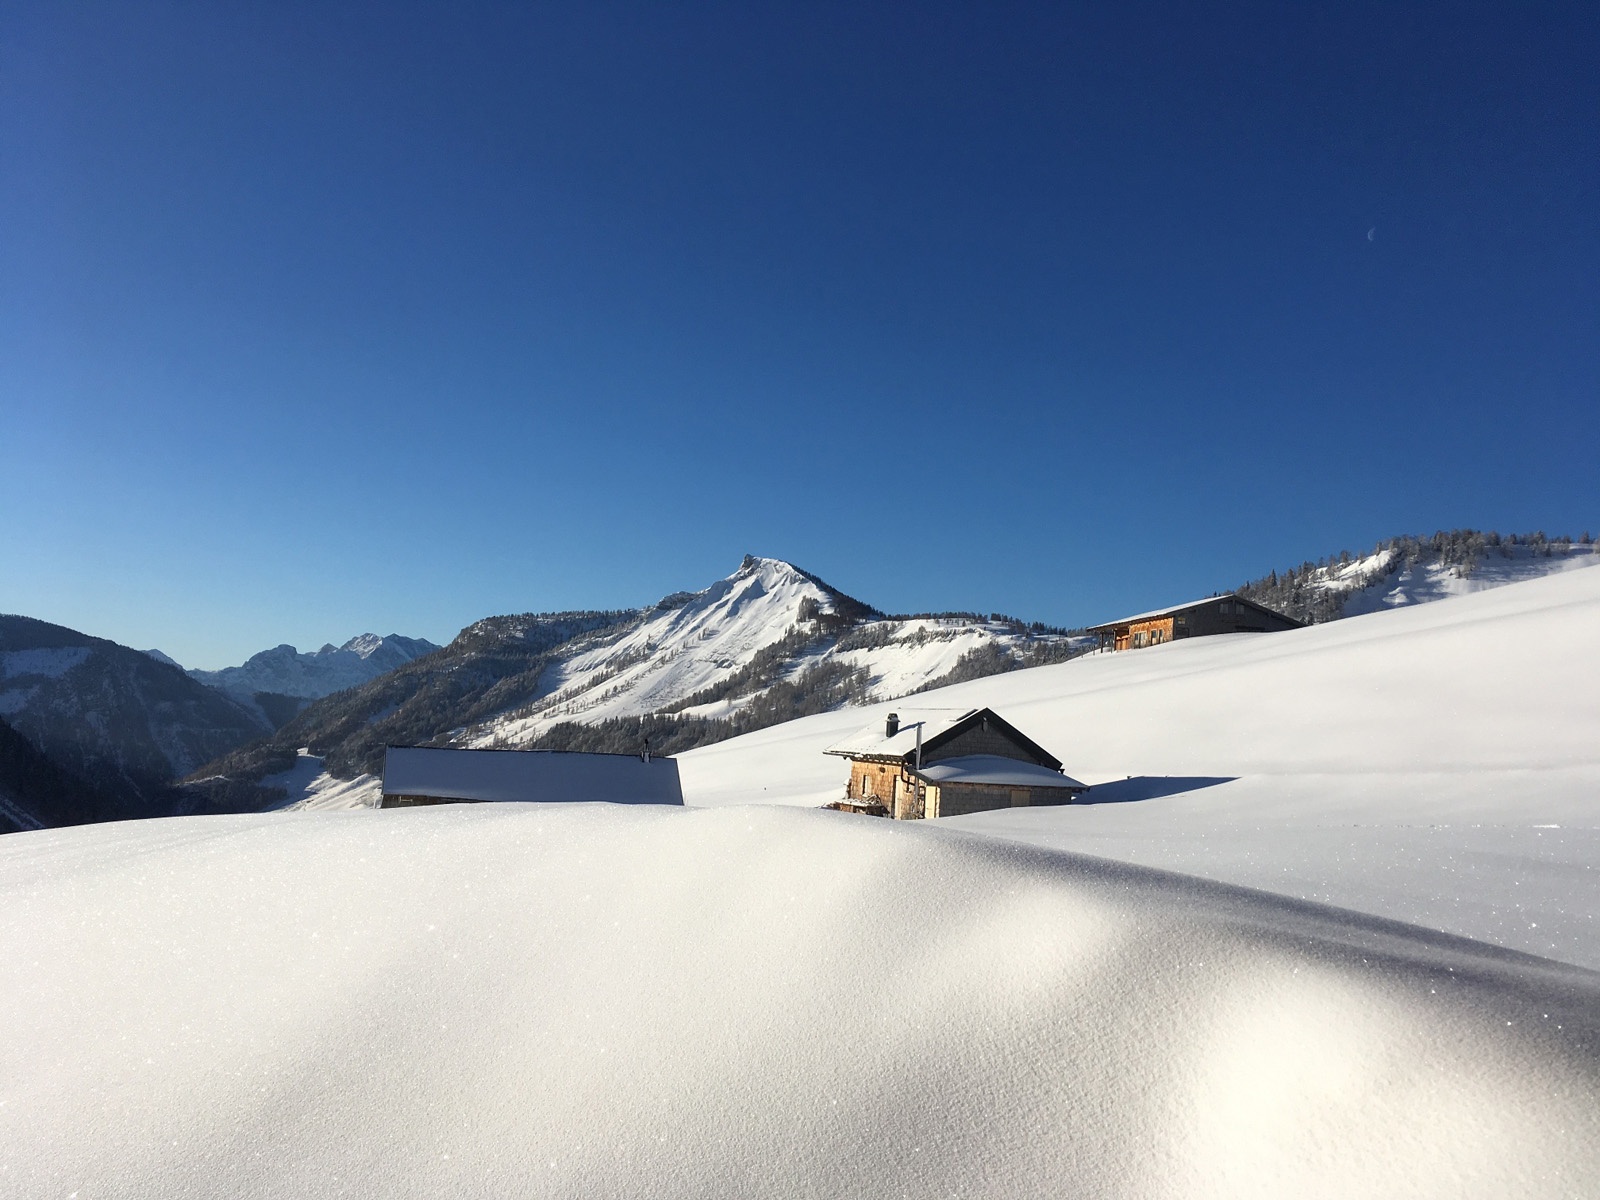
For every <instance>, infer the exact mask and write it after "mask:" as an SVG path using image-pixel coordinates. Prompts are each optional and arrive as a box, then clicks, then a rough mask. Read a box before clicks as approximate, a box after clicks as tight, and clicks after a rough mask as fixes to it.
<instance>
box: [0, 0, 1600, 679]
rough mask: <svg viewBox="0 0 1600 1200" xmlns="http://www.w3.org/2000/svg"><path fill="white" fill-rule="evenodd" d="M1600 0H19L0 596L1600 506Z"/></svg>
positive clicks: (1207, 533) (168, 596)
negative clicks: (1026, 0)
mask: <svg viewBox="0 0 1600 1200" xmlns="http://www.w3.org/2000/svg"><path fill="white" fill-rule="evenodd" d="M1402 10H1403V11H1402ZM1597 14H1600V10H1597V9H1596V8H1595V6H1594V5H1593V4H1592V3H1583V4H1573V5H1569V6H1564V7H1563V6H1540V5H1528V4H1518V5H1511V4H1504V5H1498V6H1494V7H1485V8H1475V7H1473V6H1470V5H1459V4H1458V5H1449V6H1444V7H1440V8H1436V9H1431V10H1429V9H1422V8H1418V7H1416V6H1411V5H1406V6H1399V5H1393V4H1389V3H1377V4H1370V5H1361V4H1355V3H1350V4H1339V5H1326V6H1311V5H1299V4H1282V3H1277V2H1273V3H1259V4H1248V3H1235V4H1218V5H1199V4H1188V3H1181V4H1172V5H1140V4H1125V3H1118V4H1098V5H1092V6H1091V5H1083V6H1074V5H1064V4H1048V5H1038V6H1005V5H996V4H988V3H984V4H970V5H941V4H936V3H919V4H915V5H912V4H905V5H898V4H897V5H863V4H859V3H850V4H841V5H838V6H828V5H824V4H817V3H804V4H793V5H768V4H749V3H739V4H729V5H727V6H710V5H688V6H679V5H660V4H648V5H647V4H640V5H616V6H611V5H605V4H599V3H594V2H592V0H586V2H584V3H580V4H571V5H558V4H552V5H538V6H535V5H523V4H507V5H473V4H464V3H450V4H438V5H428V6H411V5H403V4H386V5H377V4H370V5H340V4H331V3H325V2H319V3H314V4H306V5H303V6H296V5H291V4H283V3H273V4H245V3H231V4H213V3H196V4H192V5H190V4H129V3H108V4H94V3H86V4H60V3H44V4H36V5H35V4H26V3H22V4H15V3H14V4H10V5H8V6H6V8H5V10H4V14H3V16H0V611H11V612H23V613H27V614H29V615H32V616H38V617H42V618H45V619H48V620H53V621H58V622H61V623H64V624H68V625H72V626H75V627H77V628H81V629H83V630H85V631H87V632H91V633H96V634H100V635H103V636H108V637H112V638H115V639H117V640H119V641H122V642H126V643H130V644H133V645H136V646H141V647H144V646H159V647H160V648H162V649H164V650H166V651H167V652H168V653H171V654H173V655H174V656H176V657H177V658H178V659H179V660H180V661H182V662H184V663H185V664H187V665H192V666H204V667H215V666H221V665H224V664H226V663H229V662H237V661H240V660H242V659H243V658H244V657H245V656H247V655H248V654H250V653H252V652H254V651H256V650H258V649H261V648H263V647H266V646H269V645H273V644H275V643H278V642H282V641H288V642H293V643H295V644H297V645H299V646H301V648H303V649H304V648H312V647H315V646H317V645H320V644H321V643H322V642H323V641H326V640H342V639H344V638H346V637H349V636H351V635H353V634H355V633H358V632H361V631H363V630H369V629H370V630H373V631H376V632H378V633H389V632H400V633H405V634H411V635H420V636H426V637H429V638H432V639H434V640H436V641H443V640H446V639H447V638H449V637H450V636H452V635H454V633H455V632H456V631H457V630H458V629H459V628H460V627H461V626H462V625H464V624H466V623H467V622H469V621H471V620H474V619H476V618H478V617H480V616H485V615H488V614H492V613H502V612H518V611H525V610H545V609H558V608H584V607H622V606H629V605H637V604H645V603H649V602H652V601H653V600H655V599H656V598H658V597H659V596H660V595H662V594H664V593H666V592H670V591H673V590H676V589H679V588H697V587H702V586H705V585H706V584H708V583H709V582H711V581H712V580H713V579H715V578H718V577H720V576H722V575H725V574H727V573H728V572H729V571H731V570H733V569H734V567H735V566H736V565H737V564H738V561H739V558H740V556H741V555H742V554H744V553H745V552H746V551H751V552H755V553H760V554H769V555H774V556H777V557H783V558H788V559H790V560H792V561H794V562H796V563H799V564H800V565H802V566H804V567H806V568H808V569H809V570H811V571H814V572H816V573H817V574H819V575H821V576H823V577H824V578H826V579H828V580H829V581H831V582H833V583H835V584H836V585H837V586H839V587H842V588H844V589H845V590H847V591H849V592H852V593H854V594H856V595H858V596H860V597H861V598H862V599H865V600H867V601H869V602H871V603H873V604H876V605H877V606H879V607H881V608H885V609H890V610H901V611H906V610H920V609H982V610H984V611H992V610H1000V611H1006V612H1012V613H1015V614H1016V615H1019V616H1022V617H1024V618H1027V619H1037V620H1044V621H1050V622H1054V623H1061V624H1079V623H1083V622H1087V621H1091V620H1097V619H1103V618H1107V617H1110V616H1115V615H1117V614H1119V613H1120V612H1122V611H1125V610H1137V609H1141V608H1147V607H1152V606H1154V605H1156V604H1159V603H1162V602H1171V601H1177V600H1182V599H1187V598H1189V597H1190V596H1191V595H1193V594H1203V593H1206V592H1209V591H1212V590H1215V589H1218V588H1225V587H1231V586H1233V585H1236V584H1237V583H1239V582H1241V581H1243V580H1244V579H1246V578H1249V577H1252V576H1255V575H1258V574H1263V573H1265V572H1266V571H1267V570H1268V569H1270V568H1274V567H1282V566H1284V565H1287V564H1290V563H1294V562H1298V561H1300V560H1301V559H1303V558H1307V557H1313V558H1314V557H1316V556H1318V555H1320V554H1323V553H1326V552H1329V551H1336V550H1339V549H1341V548H1344V547H1349V548H1351V549H1360V548H1363V547H1367V546H1370V545H1371V544H1372V543H1374V542H1375V541H1376V540H1377V539H1379V538H1382V537H1385V536H1388V535H1390V534H1394V533H1400V532H1431V531H1432V530H1434V529H1436V528H1440V527H1445V528H1450V527H1464V526H1480V527H1497V528H1500V529H1502V530H1512V529H1515V530H1526V529H1533V528H1539V527H1543V528H1545V529H1547V530H1549V531H1550V532H1552V533H1555V532H1558V531H1560V532H1573V533H1576V532H1578V531H1580V530H1581V529H1583V528H1584V527H1585V526H1591V527H1594V526H1600V440H1597V438H1596V431H1597V425H1600V419H1597V416H1600V403H1597V400H1600V215H1597V214H1600V186H1597V185H1600V69H1597V68H1596V62H1597V61H1600V15H1597ZM1596 532H1600V528H1597V529H1596Z"/></svg>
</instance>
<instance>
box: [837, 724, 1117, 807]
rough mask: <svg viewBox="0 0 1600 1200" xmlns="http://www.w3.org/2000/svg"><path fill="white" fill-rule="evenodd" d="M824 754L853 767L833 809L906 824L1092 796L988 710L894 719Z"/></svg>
mask: <svg viewBox="0 0 1600 1200" xmlns="http://www.w3.org/2000/svg"><path fill="white" fill-rule="evenodd" d="M826 753H828V754H836V755H838V756H839V757H841V758H845V759H848V760H849V762H850V779H849V782H848V783H846V785H845V794H844V797H843V798H842V799H840V800H835V801H834V802H833V803H832V804H829V805H828V807H829V808H833V809H838V810H839V811H841V812H854V813H866V814H869V815H872V816H880V817H893V818H895V819H896V820H900V821H911V820H919V819H921V818H924V817H956V816H961V815H963V814H965V813H975V812H987V811H989V810H991V809H997V808H1023V807H1031V806H1034V805H1041V804H1068V803H1071V802H1072V800H1074V799H1075V798H1076V797H1078V796H1081V795H1082V794H1083V793H1084V792H1086V791H1088V788H1086V787H1085V786H1084V785H1083V784H1081V783H1079V782H1078V781H1077V780H1076V779H1073V778H1072V777H1071V776H1069V775H1063V774H1062V773H1061V760H1060V759H1058V758H1056V757H1055V756H1054V755H1052V754H1051V753H1050V752H1049V751H1047V750H1045V749H1044V748H1043V747H1042V746H1040V745H1039V744H1038V743H1037V742H1035V741H1033V740H1032V739H1031V738H1029V737H1027V736H1026V735H1025V734H1023V733H1022V732H1020V731H1019V730H1018V729H1017V728H1016V727H1015V726H1013V725H1011V724H1010V723H1009V722H1007V721H1004V720H1002V719H1001V717H1000V716H999V714H997V713H996V712H994V710H993V709H988V708H975V709H966V710H962V709H923V710H919V711H915V712H907V713H906V716H905V719H903V720H902V718H901V716H900V714H899V713H890V714H889V715H888V717H887V719H886V720H885V721H884V722H882V723H881V724H880V723H877V722H874V723H873V724H872V725H869V726H867V727H866V728H865V729H862V730H860V731H859V732H857V733H856V734H854V735H852V736H851V737H849V738H846V739H845V740H844V741H842V742H840V743H839V744H838V745H836V746H830V747H829V748H828V750H827V751H826Z"/></svg>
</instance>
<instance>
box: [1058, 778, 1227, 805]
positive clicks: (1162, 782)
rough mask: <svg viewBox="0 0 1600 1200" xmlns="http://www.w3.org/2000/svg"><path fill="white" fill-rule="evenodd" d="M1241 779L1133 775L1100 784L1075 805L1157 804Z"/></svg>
mask: <svg viewBox="0 0 1600 1200" xmlns="http://www.w3.org/2000/svg"><path fill="white" fill-rule="evenodd" d="M1237 778H1239V777H1238V776H1237V775H1132V776H1129V777H1128V778H1127V779H1113V780H1112V781H1111V782H1110V783H1097V784H1095V785H1094V786H1093V787H1092V788H1090V789H1089V790H1088V791H1087V792H1085V793H1084V794H1083V795H1081V796H1079V797H1078V798H1077V800H1075V801H1074V803H1075V804H1131V803H1132V802H1133V801H1135V800H1155V799H1157V798H1158V797H1161V796H1177V795H1180V794H1181V793H1183V792H1198V791H1199V790H1200V789H1201V788H1208V787H1216V786H1217V784H1219V783H1232V782H1233V781H1234V780H1235V779H1237Z"/></svg>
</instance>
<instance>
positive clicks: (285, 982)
mask: <svg viewBox="0 0 1600 1200" xmlns="http://www.w3.org/2000/svg"><path fill="white" fill-rule="evenodd" d="M1597 650H1600V571H1580V572H1573V573H1569V574H1564V575H1559V576H1552V577H1550V578H1548V579H1543V580H1537V581H1534V582H1530V583H1522V584H1517V585H1514V586H1510V587H1505V588H1502V589H1499V590H1497V591H1492V592H1485V593H1481V594H1478V595H1473V596H1466V597H1461V598H1458V599H1452V600H1449V601H1445V602H1441V603H1437V604H1430V605H1426V606H1420V607H1415V608H1403V609H1399V610H1396V611H1392V612H1387V613H1380V614H1376V615H1374V616H1370V617H1362V618H1356V619H1352V620H1347V621H1342V622H1338V623H1336V624H1332V625H1325V626H1320V627H1317V628H1312V629H1306V630H1300V631H1296V632H1293V633H1284V634H1272V635H1257V636H1239V637H1228V638H1208V639H1196V640H1194V641H1190V642H1180V643H1175V644H1172V645H1169V646H1164V647H1160V648H1156V649H1151V650H1144V651H1138V652H1134V653H1130V654H1123V655H1116V656H1096V657H1093V658H1090V659H1081V660H1077V661H1075V662H1072V663H1067V664H1064V665H1062V666H1059V667H1047V668H1042V669H1039V670H1035V671H1029V672H1019V673H1016V674H1012V675H1009V676H1002V677H997V678H992V679H987V680H982V681H979V682H977V683H974V684H967V685H962V686H961V687H959V688H952V689H947V690H945V691H943V692H940V693H931V694H929V695H927V696H924V697H918V699H919V700H920V701H924V702H925V703H926V704H928V705H930V706H945V707H951V706H954V707H963V706H971V705H977V704H989V705H992V706H993V707H995V708H996V709H998V710H999V711H1000V712H1001V713H1002V714H1003V715H1004V716H1006V717H1007V718H1008V719H1009V720H1012V721H1013V722H1014V723H1015V724H1017V725H1018V726H1019V727H1020V728H1022V730H1023V731H1024V732H1026V733H1028V734H1030V735H1031V736H1033V737H1035V738H1037V739H1038V740H1039V741H1041V742H1042V743H1043V744H1044V745H1045V746H1046V747H1047V748H1049V749H1051V750H1052V751H1054V752H1056V753H1057V754H1059V755H1060V756H1061V757H1062V758H1063V759H1064V760H1065V762H1066V767H1067V769H1068V771H1069V772H1070V773H1071V774H1073V775H1076V776H1078V777H1080V778H1084V779H1087V780H1088V781H1090V782H1091V783H1095V784H1096V785H1097V786H1096V788H1095V789H1094V791H1092V792H1091V796H1093V797H1095V798H1096V799H1097V800H1098V801H1100V802H1099V803H1093V804H1087V805H1081V806H1072V807H1068V808H1059V809H1047V810H1046V809H1041V810H1035V811H1028V810H1017V811H1007V812H1000V813H990V814H981V815H979V816H974V817H965V818H955V819H952V820H947V821H938V822H922V823H909V822H907V823H896V822H890V821H883V820H876V819H873V818H869V817H858V816H851V815H847V814H842V813H833V812H826V811H817V810H812V811H804V810H800V809H797V808H795V807H792V806H793V805H796V804H812V805H814V804H816V803H819V802H820V801H822V800H825V799H828V798H831V797H832V796H833V795H836V794H837V793H838V791H839V790H840V787H841V785H842V782H843V779H842V775H843V771H842V768H841V764H840V762H839V760H837V759H832V758H828V757H826V756H824V755H823V754H822V749H823V748H824V747H825V746H827V745H829V744H831V743H832V742H833V741H835V740H837V738H838V737H840V736H842V735H843V734H845V733H848V732H850V731H851V730H853V729H855V728H856V727H857V726H859V725H860V724H861V723H863V721H864V720H866V719H868V718H870V717H872V716H874V715H876V714H879V713H881V712H884V711H887V710H888V709H889V708H890V707H892V706H890V705H882V706H879V708H878V709H877V710H867V711H863V710H861V709H852V710H848V711H846V712H843V713H839V714H829V715H825V716H822V717H816V718H810V719H807V720H805V721H799V722H794V723H791V724H790V725H787V726H780V727H777V728H774V729H770V730H765V731H762V732H761V733H758V734H753V735H750V736H749V737H746V738H742V739H739V740H737V741H734V742H728V743H723V744H721V745H719V746H714V747H708V748H706V749H705V750H702V751H697V752H694V753H693V754H689V755H685V756H683V757H682V758H680V760H679V763H680V770H681V774H682V777H683V781H684V786H685V793H686V795H687V796H688V798H689V799H690V800H691V802H695V801H698V802H699V803H700V804H701V805H702V806H704V807H700V808H687V809H680V808H663V809H659V810H652V809H643V808H639V807H633V806H630V807H626V808H622V807H612V806H604V805H571V806H565V805H563V806H550V805H541V806H526V807H525V806H520V805H478V806H456V807H446V808H433V809H401V810H392V811H381V810H380V811H359V812H306V811H301V812H279V813H269V814H261V815H253V816H236V817H203V818H196V817H190V818H178V819H169V820H161V821H145V822H138V823H126V824H110V825H99V826H87V827H80V828H74V829H59V830H43V831H37V832H30V833H19V834H13V835H10V836H8V837H6V838H4V839H0V1005H3V1009H0V1011H3V1013H4V1016H5V1018H6V1026H7V1029H8V1031H9V1036H8V1037H6V1038H5V1039H3V1041H0V1195H7V1196H10V1195H15V1196H28V1197H32V1196H71V1195H74V1194H76V1195H78V1196H80V1197H84V1198H87V1197H91V1196H130V1197H151V1196H161V1197H166V1196H229V1197H241V1198H255V1197H269V1196H296V1197H299V1196H338V1195H351V1196H367V1195H383V1196H417V1197H430V1198H431V1197H437V1196H445V1195H448V1196H469V1197H476V1196H485V1197H487V1196H496V1197H499V1196H505V1195H541V1196H571V1197H592V1196H612V1195H651V1196H658V1195H659V1196H697V1197H721V1196H747V1195H761V1196H767V1195H771V1196H797V1197H798V1196H806V1197H811V1196H891V1195H893V1196H919V1197H920V1196H929V1197H931V1196H949V1195H972V1196H1006V1197H1011V1196H1019V1197H1020V1196H1041V1197H1042V1196H1062V1195H1085V1196H1119V1197H1124V1196H1125V1197H1168V1196H1170V1197H1186V1198H1187V1197H1211V1196H1215V1197H1236V1196H1271V1197H1282V1196H1296V1197H1299V1196H1339V1197H1343V1196H1353V1195H1359V1196H1378V1195H1381V1196H1439V1197H1451V1198H1452V1200H1453V1198H1456V1197H1463V1196H1468V1197H1503V1196H1510V1195H1516V1196H1536V1197H1538V1196H1551V1197H1555V1196H1578V1195H1585V1194H1592V1193H1593V1190H1594V1186H1595V1180H1596V1179H1600V973H1596V972H1595V971H1592V970H1588V969H1585V968H1586V967H1591V966H1596V965H1600V952H1597V938H1596V937H1595V933H1594V919H1595V918H1594V914H1595V913H1596V911H1597V910H1600V903H1597V901H1600V888H1597V886H1596V883H1595V880H1594V870H1593V864H1594V863H1595V861H1596V854H1597V852H1600V820H1597V816H1596V809H1597V807H1600V804H1597V798H1600V755H1597V751H1596V748H1595V741H1596V739H1595V737H1594V732H1595V730H1596V729H1600V677H1597V675H1596V673H1595V671H1594V670H1593V664H1594V663H1595V662H1596V661H1597V657H1596V651H1597ZM899 707H901V708H902V709H909V708H910V707H911V706H909V705H904V706H899ZM316 774H317V764H316V762H315V760H311V759H308V760H306V761H303V762H302V763H300V764H298V765H297V768H296V770H295V771H294V772H291V773H290V775H289V777H287V778H286V782H289V783H293V784H295V785H296V786H299V787H301V788H302V789H304V788H306V787H309V786H310V784H311V782H312V781H313V779H314V778H315V776H316ZM774 780H782V781H783V782H782V783H781V784H778V783H773V782H772V781H774ZM763 786H765V787H768V788H771V789H772V790H770V791H763V790H762V788H763ZM301 798H302V799H303V800H307V801H314V800H316V799H318V798H320V797H318V796H313V795H310V794H304V795H302V797H301ZM752 800H766V801H768V802H776V803H767V804H750V803H740V802H741V801H752ZM977 834H983V835H986V836H976V835H977ZM1028 842H1034V843H1039V844H1038V845H1029V844H1026V843H1028ZM1046 847H1065V848H1068V849H1067V850H1061V849H1050V848H1046ZM1075 849H1076V850H1085V849H1086V850H1088V851H1090V852H1091V854H1090V855H1083V854H1078V853H1072V852H1069V851H1070V850H1075ZM1097 856H1098V857H1097ZM1116 859H1121V860H1124V861H1114V860H1116ZM1137 864H1155V865H1156V866H1166V867H1176V868H1179V869H1181V870H1183V871H1185V872H1187V873H1186V874H1172V873H1168V872H1165V871H1161V870H1154V869H1151V867H1150V866H1148V865H1137ZM1201 875H1209V876H1211V877H1212V878H1211V879H1210V880H1207V879H1202V878H1199V877H1198V876H1201ZM1216 880H1223V881H1229V882H1216ZM1239 882H1242V883H1246V884H1250V885H1252V887H1253V888H1259V889H1263V890H1250V889H1247V888H1239V887H1236V886H1233V884H1234V883H1239ZM1300 896H1308V897H1312V898H1313V899H1320V900H1329V901H1332V902H1334V903H1336V904H1339V905H1343V906H1346V907H1344V908H1333V907H1327V906H1325V905H1324V904H1319V903H1312V902H1309V901H1307V900H1302V899H1298V898H1296V897H1300ZM1350 909H1359V910H1363V912H1365V913H1370V914H1376V915H1362V914H1361V913H1358V912H1353V911H1349V910H1350ZM1396 917H1398V918H1401V919H1405V920H1411V921H1418V922H1421V923H1422V924H1425V925H1429V926H1433V927H1434V928H1436V929H1440V930H1445V931H1447V932H1433V931H1432V930H1430V929H1427V928H1423V927H1421V926H1420V925H1415V924H1399V923H1397V922H1396V921H1395V920H1392V919H1389V918H1396ZM1461 933H1465V934H1470V935H1472V936H1475V937H1478V938H1483V939H1485V941H1467V940H1463V939H1461V938H1458V937H1456V936H1453V935H1454V934H1461ZM1486 942H1494V943H1498V944H1497V945H1489V944H1486ZM1522 950H1533V951H1538V952H1540V953H1542V954H1545V955H1548V956H1549V957H1543V958H1540V957H1532V956H1530V955H1528V954H1524V953H1520V951H1522ZM1555 960H1562V961H1555ZM1572 964H1578V965H1572Z"/></svg>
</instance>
